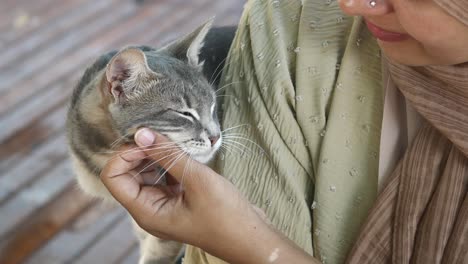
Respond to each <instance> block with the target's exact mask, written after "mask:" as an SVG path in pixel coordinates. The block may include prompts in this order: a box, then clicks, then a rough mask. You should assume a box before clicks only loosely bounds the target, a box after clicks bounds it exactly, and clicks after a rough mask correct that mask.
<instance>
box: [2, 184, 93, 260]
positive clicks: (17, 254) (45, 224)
mask: <svg viewBox="0 0 468 264" xmlns="http://www.w3.org/2000/svg"><path fill="white" fill-rule="evenodd" d="M91 204H92V201H91V200H90V199H89V198H88V197H85V195H84V194H83V193H82V192H81V191H80V190H78V188H76V186H75V185H74V184H72V185H69V186H68V187H67V188H65V189H64V190H63V191H62V192H61V193H60V194H59V195H57V196H56V197H54V199H52V200H51V202H50V203H49V204H47V205H46V206H44V207H43V208H41V209H40V210H38V211H37V213H36V214H35V215H34V217H30V218H27V219H26V220H25V221H24V222H21V223H19V224H18V225H17V227H16V229H15V232H14V233H12V234H11V235H9V236H8V237H5V238H2V240H0V241H1V242H0V259H1V260H2V264H10V263H11V264H12V263H20V262H22V261H23V260H25V258H27V256H29V255H30V254H31V253H32V252H34V251H35V250H36V249H38V248H39V247H41V246H42V244H43V243H44V242H45V241H47V240H49V239H50V238H52V237H53V236H54V235H55V234H57V233H58V232H59V231H60V230H61V229H63V228H64V227H65V226H66V225H67V224H69V223H71V222H72V221H73V219H74V218H76V217H77V216H78V215H80V214H81V213H82V212H83V211H84V210H85V209H86V208H87V207H89V206H90V205H91ZM92 263H93V262H92Z"/></svg>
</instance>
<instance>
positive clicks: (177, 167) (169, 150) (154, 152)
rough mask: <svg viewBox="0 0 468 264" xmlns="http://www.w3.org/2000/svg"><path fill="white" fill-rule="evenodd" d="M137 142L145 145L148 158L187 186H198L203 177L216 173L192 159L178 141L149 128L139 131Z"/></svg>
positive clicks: (139, 144)
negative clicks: (175, 141) (173, 140)
mask: <svg viewBox="0 0 468 264" xmlns="http://www.w3.org/2000/svg"><path fill="white" fill-rule="evenodd" d="M135 142H136V143H137V145H138V146H140V147H144V149H143V150H144V151H145V153H146V154H147V155H148V158H150V159H152V160H154V161H155V162H156V163H158V164H159V165H160V166H161V167H162V168H164V169H165V170H166V171H168V172H169V173H170V174H171V176H172V177H174V178H175V179H176V180H177V181H178V182H179V183H183V184H184V186H185V187H186V188H194V187H195V188H196V186H195V185H196V184H198V182H199V180H200V179H201V178H205V177H208V175H211V174H212V173H214V171H212V170H211V169H210V168H209V167H207V166H205V165H204V164H201V163H199V162H198V161H196V160H193V159H191V158H190V157H189V156H188V155H187V154H186V153H185V152H184V151H183V150H182V149H180V147H179V146H178V145H177V144H176V143H174V142H172V141H170V140H169V139H168V138H167V137H165V136H163V135H161V134H158V133H155V132H153V131H152V130H150V129H148V128H141V129H139V130H138V131H137V133H136V134H135ZM187 168H190V169H187Z"/></svg>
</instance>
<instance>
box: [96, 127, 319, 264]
mask: <svg viewBox="0 0 468 264" xmlns="http://www.w3.org/2000/svg"><path fill="white" fill-rule="evenodd" d="M135 141H136V142H137V144H138V145H139V146H140V147H141V148H132V150H129V151H124V152H123V154H120V155H117V156H115V157H114V158H113V159H111V161H110V162H109V163H108V164H107V165H106V167H105V168H104V170H103V172H102V174H101V180H102V182H103V183H104V184H105V185H106V187H107V188H108V189H109V191H110V192H111V193H112V195H113V196H114V197H115V198H116V199H117V200H118V201H119V202H120V203H121V204H122V205H123V206H124V207H125V208H126V209H127V210H128V211H129V213H130V214H131V215H132V217H133V218H134V219H135V221H136V222H137V223H138V225H140V227H142V228H143V229H145V230H146V231H147V232H149V233H150V234H153V235H155V236H157V237H160V238H163V239H170V240H176V241H180V242H184V243H188V244H191V245H194V246H197V247H200V248H202V249H204V250H205V251H207V252H208V253H211V254H213V255H215V256H218V257H220V258H222V259H224V260H227V261H230V262H243V263H248V262H252V263H260V262H263V261H266V260H268V259H269V258H270V259H271V258H273V259H274V261H276V260H277V259H279V252H276V251H278V250H280V249H282V250H283V251H284V250H285V249H286V248H290V247H293V248H295V247H294V246H293V245H291V243H290V242H289V241H288V240H287V239H285V238H283V237H282V236H281V235H279V234H278V233H277V232H276V231H274V230H273V229H272V228H271V227H270V226H269V224H267V223H266V222H265V221H263V219H262V217H261V215H260V214H259V213H257V210H256V209H254V206H252V205H251V204H250V203H249V202H248V201H247V199H245V198H244V197H243V196H242V195H241V194H240V193H239V192H238V191H237V189H236V188H235V187H234V186H233V185H232V184H231V183H230V182H228V181H227V180H226V179H224V178H223V177H222V176H220V175H218V174H217V173H216V172H214V171H213V170H211V169H210V168H209V167H207V166H205V165H203V164H201V163H198V162H197V161H194V160H191V159H190V158H189V157H187V156H186V155H184V154H181V153H182V152H181V150H180V149H179V148H178V147H175V145H174V144H173V143H171V142H170V141H169V140H168V139H167V138H165V137H164V136H162V135H159V134H155V133H153V132H152V131H151V130H149V129H146V128H143V129H140V130H139V131H138V132H137V134H136V135H135ZM164 146H165V147H164ZM168 146H174V147H168ZM126 149H127V150H128V149H129V147H126ZM179 154H180V157H179ZM175 156H177V157H179V158H178V161H177V162H175V163H173V162H172V161H173V157H175ZM171 157H172V158H171ZM148 159H150V160H152V161H155V162H157V164H158V165H159V166H161V167H163V168H164V169H166V170H167V171H168V173H169V174H170V176H169V177H168V185H160V184H157V185H154V186H153V185H152V184H151V185H145V182H147V180H145V178H146V177H147V176H148V173H154V172H148V171H145V172H141V167H142V166H144V165H145V160H146V161H147V160H148ZM153 175H154V174H153ZM272 243H274V245H272ZM275 250H276V251H275ZM296 250H297V248H296ZM272 254H273V255H272ZM304 254H305V253H303V252H302V254H299V255H302V256H304ZM271 255H272V256H271ZM283 255H289V254H283ZM305 256H307V255H305ZM259 260H263V261H260V262H259ZM310 260H311V259H309V261H310ZM295 263H299V262H295Z"/></svg>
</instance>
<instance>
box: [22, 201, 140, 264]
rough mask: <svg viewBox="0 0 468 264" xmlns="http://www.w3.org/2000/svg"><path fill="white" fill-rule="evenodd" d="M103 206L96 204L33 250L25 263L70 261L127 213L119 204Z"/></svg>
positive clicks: (40, 263)
mask: <svg viewBox="0 0 468 264" xmlns="http://www.w3.org/2000/svg"><path fill="white" fill-rule="evenodd" d="M103 207H104V206H103V204H102V203H97V204H95V205H94V206H93V207H92V208H90V209H89V210H87V211H86V212H85V213H84V214H82V215H80V216H79V218H77V219H75V220H74V222H73V223H72V224H71V225H69V226H68V227H67V228H65V229H64V230H62V232H60V233H59V234H58V235H57V236H56V237H54V238H53V239H52V240H50V241H49V242H48V243H47V244H46V245H45V246H44V247H42V248H40V249H39V250H38V251H36V252H35V253H34V254H32V255H31V256H30V257H29V258H28V260H27V261H26V262H25V264H43V263H69V262H70V261H71V260H72V259H76V258H78V257H79V254H80V253H81V252H84V251H85V250H86V249H87V248H89V246H90V245H92V243H93V241H95V240H97V238H99V237H103V236H105V235H106V234H107V233H109V232H110V230H111V229H112V227H114V226H115V225H116V224H117V223H118V221H119V220H121V219H123V218H124V217H128V216H127V213H126V212H124V210H123V209H122V208H119V209H117V208H112V209H107V208H103ZM116 251H118V250H117V249H116ZM135 263H136V262H135Z"/></svg>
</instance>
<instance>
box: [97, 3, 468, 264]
mask: <svg viewBox="0 0 468 264" xmlns="http://www.w3.org/2000/svg"><path fill="white" fill-rule="evenodd" d="M339 2H340V3H339V7H340V8H341V9H342V11H344V12H345V13H346V14H349V15H355V16H362V18H361V17H356V18H352V17H346V16H344V15H342V13H341V11H340V10H339V8H338V5H337V4H336V3H335V2H334V1H316V0H304V1H249V2H248V3H247V6H246V9H245V11H244V14H243V17H242V19H241V22H240V27H239V30H238V32H237V35H236V39H235V40H234V43H233V46H232V48H231V52H230V56H229V58H228V63H227V67H226V69H225V70H224V73H223V80H224V82H225V84H226V85H227V84H231V85H232V87H229V88H227V89H226V91H227V92H226V93H227V95H228V96H227V97H226V98H231V99H230V100H227V101H226V103H225V107H224V109H225V115H224V121H223V126H224V127H225V128H226V127H234V126H236V125H239V124H247V125H245V126H244V128H243V130H242V131H241V133H242V135H244V136H245V137H247V138H249V140H252V141H255V142H256V143H257V144H258V145H260V146H261V148H262V151H256V150H255V149H251V151H250V152H248V153H246V154H243V155H235V154H232V155H226V156H225V157H224V158H221V159H220V160H219V161H218V163H217V166H218V169H219V172H220V174H221V175H223V176H225V177H226V178H228V179H230V180H231V181H232V182H233V183H234V184H235V185H236V187H237V188H235V187H234V186H233V185H232V184H230V183H229V182H228V181H227V180H226V179H225V178H223V177H221V176H219V175H218V174H216V173H215V172H213V171H212V170H211V169H209V168H207V167H205V166H203V165H201V164H198V163H196V162H193V161H190V162H191V163H190V164H191V166H192V170H191V172H192V173H191V175H190V177H185V178H184V182H183V184H184V187H185V190H184V192H183V193H179V192H177V191H175V189H174V188H170V187H159V188H150V187H140V186H139V185H138V184H136V183H135V182H134V181H133V180H132V178H131V176H129V175H131V171H132V169H133V168H135V167H136V166H137V165H138V164H139V163H140V160H141V159H143V158H145V157H148V156H151V157H152V158H153V159H155V160H158V159H160V158H163V156H162V155H161V154H160V153H157V152H154V151H151V150H146V151H144V150H143V151H141V152H137V153H130V154H126V155H123V156H121V157H117V158H116V159H115V160H113V161H112V162H110V163H109V164H108V166H107V167H106V169H105V170H104V172H103V174H102V179H103V181H104V182H105V184H106V185H107V187H108V188H109V189H110V191H111V192H112V194H113V195H114V196H115V197H116V198H117V199H118V200H119V201H120V202H121V203H122V204H123V205H124V206H125V207H126V208H127V209H128V210H129V212H130V213H131V214H132V216H133V217H134V218H135V220H136V221H137V222H138V223H139V224H140V225H141V226H142V227H143V228H144V229H146V230H147V231H149V232H150V233H152V234H154V235H157V236H160V237H163V238H169V239H174V240H178V241H183V242H185V243H188V244H191V245H194V246H195V247H198V248H195V247H189V248H188V249H187V252H186V262H188V263H218V262H220V260H217V259H216V258H214V257H212V256H211V255H213V256H217V257H219V258H221V259H223V260H225V261H228V262H232V263H262V262H272V263H273V262H276V263H311V262H314V261H316V262H318V261H319V260H320V261H321V262H322V263H343V262H345V261H346V262H347V263H388V262H393V263H409V262H410V261H411V262H412V263H462V262H464V261H465V262H466V260H467V259H468V256H467V254H468V253H467V252H468V242H467V241H468V240H467V236H468V225H466V223H467V222H468V200H467V199H466V191H467V184H468V160H467V155H468V140H467V139H468V122H467V121H468V118H467V114H468V105H467V104H466V102H467V101H468V92H467V91H468V66H466V65H467V62H468V49H467V48H466V47H467V46H468V2H467V1H465V0H418V1H415V0H413V1H408V0H370V1H369V0H341V1H339ZM366 25H367V28H366ZM375 38H376V39H377V42H375ZM379 48H380V50H381V51H382V54H383V56H380V52H379ZM381 63H382V67H381ZM240 87H241V88H240ZM382 87H383V89H382ZM236 133H237V132H236ZM228 137H229V136H228ZM230 137H231V139H238V140H239V141H238V142H241V143H242V144H245V143H247V142H246V141H242V140H244V139H241V138H239V134H232V135H231V136H230ZM136 140H137V143H138V144H139V145H140V146H141V147H144V146H148V145H151V144H154V142H156V143H161V144H163V143H165V142H166V139H165V138H164V137H162V136H160V135H155V134H154V133H153V132H151V131H148V130H147V129H141V130H140V131H139V132H138V134H137V135H136ZM165 154H167V153H165ZM379 154H380V155H379ZM187 162H189V160H188V159H187V158H185V159H182V160H181V161H180V162H178V163H177V164H176V165H175V166H174V167H173V168H171V169H170V170H169V171H170V173H171V175H172V176H173V177H174V178H175V180H176V181H177V182H180V181H181V179H182V175H183V174H184V168H185V166H186V165H187ZM160 164H161V165H162V166H163V167H164V166H166V163H165V161H164V159H163V160H162V161H161V162H160ZM176 186H177V185H176ZM237 189H239V190H240V191H241V192H242V193H243V194H242V195H241V194H240V193H239V192H238V191H237ZM379 189H380V192H378V191H379ZM377 194H378V195H377ZM248 201H250V202H252V203H254V204H256V205H257V206H259V207H262V208H263V209H264V211H265V213H266V215H267V216H268V217H267V218H268V219H269V220H266V218H265V216H264V215H263V214H262V213H261V212H259V210H256V209H255V207H254V206H252V205H251V204H250V202H248ZM371 207H372V209H371ZM269 221H271V224H270V222H269ZM278 230H281V232H280V231H278ZM281 233H283V234H285V235H286V236H287V237H288V238H286V237H284V236H283V235H282V234H281ZM289 239H290V240H289ZM291 240H292V241H293V242H294V243H292V242H291ZM296 245H297V246H296ZM205 252H207V253H208V254H207V253H205ZM312 255H313V256H314V257H311V256H312Z"/></svg>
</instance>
